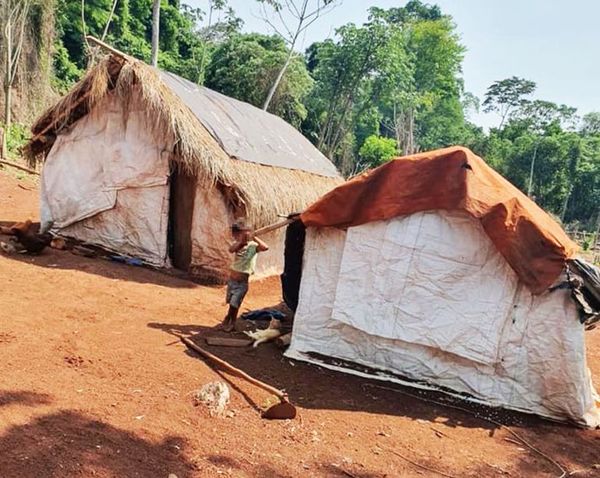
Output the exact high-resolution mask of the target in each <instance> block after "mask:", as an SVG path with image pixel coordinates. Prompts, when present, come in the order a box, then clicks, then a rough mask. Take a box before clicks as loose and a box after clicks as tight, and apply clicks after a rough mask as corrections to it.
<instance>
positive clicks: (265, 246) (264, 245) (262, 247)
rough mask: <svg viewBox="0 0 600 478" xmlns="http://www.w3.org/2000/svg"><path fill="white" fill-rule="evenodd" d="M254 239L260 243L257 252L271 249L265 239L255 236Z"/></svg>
mask: <svg viewBox="0 0 600 478" xmlns="http://www.w3.org/2000/svg"><path fill="white" fill-rule="evenodd" d="M253 240H254V242H256V244H258V246H257V247H256V251H257V252H265V251H268V250H269V246H268V244H267V243H266V242H265V241H263V240H261V239H259V238H258V237H254V238H253Z"/></svg>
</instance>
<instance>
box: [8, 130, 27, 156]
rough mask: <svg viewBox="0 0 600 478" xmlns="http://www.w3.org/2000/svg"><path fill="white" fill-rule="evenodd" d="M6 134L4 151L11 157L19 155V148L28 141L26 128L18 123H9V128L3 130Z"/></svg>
mask: <svg viewBox="0 0 600 478" xmlns="http://www.w3.org/2000/svg"><path fill="white" fill-rule="evenodd" d="M5 134H6V149H7V150H8V155H9V156H11V157H14V156H17V155H19V151H20V149H21V147H22V146H23V145H24V144H25V143H26V142H27V140H28V139H29V131H28V128H27V127H26V126H25V125H23V124H20V123H11V125H10V127H8V128H7V129H6V130H5Z"/></svg>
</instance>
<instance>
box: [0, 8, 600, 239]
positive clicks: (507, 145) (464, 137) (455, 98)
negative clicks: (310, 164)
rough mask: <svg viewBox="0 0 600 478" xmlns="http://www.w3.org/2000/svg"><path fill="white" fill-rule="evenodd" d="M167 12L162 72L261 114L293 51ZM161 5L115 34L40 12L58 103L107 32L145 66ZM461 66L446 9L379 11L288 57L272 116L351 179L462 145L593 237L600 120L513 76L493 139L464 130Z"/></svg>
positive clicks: (119, 21) (18, 129)
mask: <svg viewBox="0 0 600 478" xmlns="http://www.w3.org/2000/svg"><path fill="white" fill-rule="evenodd" d="M161 1H162V3H161V20H160V28H161V32H160V53H159V66H160V68H162V69H165V70H169V71H172V72H174V73H177V74H179V75H181V76H183V77H185V78H187V79H189V80H191V81H193V82H196V83H199V84H206V85H207V86H208V87H210V88H212V89H215V90H217V91H220V92H222V93H224V94H226V95H229V96H232V97H235V98H238V99H240V100H243V101H247V102H249V103H251V104H254V105H256V106H258V107H262V105H263V103H264V101H265V99H266V97H267V94H268V91H269V89H270V87H271V86H272V84H273V82H274V80H275V78H276V77H277V74H278V72H279V71H280V69H281V67H282V65H283V64H284V63H285V61H286V59H287V57H288V55H289V53H290V50H289V44H286V42H285V41H284V40H282V38H281V37H278V36H268V35H262V34H258V33H248V34H241V33H240V31H241V27H242V24H243V22H242V20H241V19H240V18H238V17H237V16H236V15H235V12H234V11H233V10H232V9H231V8H229V6H228V1H227V0H206V1H205V2H203V3H202V10H201V9H198V8H192V7H189V6H187V5H185V4H184V3H183V1H182V0H161ZM258 1H262V2H263V3H267V4H268V5H269V7H272V9H273V8H274V9H275V11H277V10H278V9H281V8H284V9H287V8H289V5H288V4H287V3H286V2H281V1H279V0H258ZM347 1H349V0H347ZM152 3H153V0H119V1H118V2H117V4H116V9H115V12H114V16H113V17H112V19H111V21H110V24H109V26H108V28H107V29H106V25H107V21H108V19H109V17H110V9H111V7H112V5H113V0H85V9H84V17H85V28H84V24H83V22H82V18H81V17H82V15H81V2H80V1H79V0H77V1H75V0H49V2H48V3H47V4H46V3H42V2H38V3H36V5H38V10H36V11H35V14H34V15H32V29H33V30H35V32H37V31H38V30H40V31H41V30H42V29H43V28H44V29H46V30H47V28H48V25H45V23H48V21H47V20H44V19H48V18H53V19H54V22H55V25H54V29H55V32H56V36H55V38H56V40H55V41H54V45H52V43H53V42H52V41H50V42H46V43H47V44H44V40H43V39H44V38H52V36H51V35H50V36H48V35H46V34H34V35H33V36H32V39H33V40H32V45H33V48H34V49H36V50H37V58H39V62H45V68H46V69H47V70H49V69H50V68H49V65H50V63H51V64H52V66H53V72H54V79H53V82H52V86H53V88H54V90H55V91H57V92H58V93H64V92H65V91H67V90H68V89H69V88H70V87H71V85H72V84H73V83H74V82H75V81H76V80H77V79H79V78H80V77H81V75H82V74H83V72H84V71H85V69H86V68H87V67H88V55H87V53H88V52H87V51H86V48H87V47H86V45H85V42H84V40H83V38H84V33H87V34H91V35H94V36H96V37H101V36H102V35H103V34H104V31H105V29H106V37H105V40H106V41H107V42H108V43H109V44H111V45H113V46H115V47H116V48H118V49H120V50H122V51H124V52H126V53H129V54H131V55H132V56H134V57H136V58H139V59H142V60H145V61H148V60H149V59H150V55H151V46H150V42H151V34H152V31H151V30H152ZM325 3H330V2H329V0H327V2H325ZM357 3H360V2H357ZM50 10H51V11H52V13H53V15H48V12H49V11H50ZM46 30H44V31H46ZM35 32H34V33H35ZM52 46H53V48H52ZM44 51H46V52H48V53H47V54H43V52H44ZM50 51H52V52H53V53H52V57H51V62H50V53H49V52H50ZM464 54H465V49H464V47H463V45H462V44H461V41H460V38H459V35H458V33H457V28H456V25H455V24H454V21H453V19H452V18H451V17H450V16H448V15H446V14H445V13H444V12H443V11H442V10H441V8H440V7H439V6H437V5H430V4H427V3H424V2H422V1H420V0H410V1H408V2H407V3H406V4H405V5H404V6H403V7H396V8H389V9H382V8H371V9H369V18H368V21H367V22H365V23H364V24H362V25H356V24H352V23H350V24H347V25H343V26H342V27H340V28H339V29H338V30H337V31H336V33H335V35H334V36H333V37H332V38H330V39H327V40H325V41H322V42H317V43H314V44H312V45H310V46H309V47H308V49H307V50H306V53H305V55H300V54H297V55H295V56H293V58H292V60H291V63H290V65H289V68H288V69H287V71H286V72H285V75H284V77H283V80H282V82H281V84H280V85H279V87H278V89H277V91H276V94H275V96H274V98H273V101H272V103H271V105H270V107H269V111H271V112H273V113H274V114H277V115H279V116H281V117H282V118H284V119H285V120H286V121H288V122H289V123H291V124H292V125H294V126H295V127H297V128H299V129H301V131H302V132H303V133H304V134H305V136H306V137H307V138H308V139H309V140H310V141H312V142H313V143H314V144H315V145H316V146H317V147H318V148H319V149H320V150H321V151H322V152H323V153H324V154H326V155H327V156H328V157H330V158H331V159H332V160H333V161H334V162H335V163H336V165H337V166H338V167H339V168H340V169H341V170H342V172H343V173H346V174H351V173H353V172H356V171H357V170H358V169H361V168H362V167H365V166H366V167H373V166H377V165H379V164H382V163H383V162H385V161H387V160H389V158H391V157H394V156H395V155H398V154H408V153H412V152H416V151H424V150H429V149H434V148H439V147H445V146H449V145H454V144H462V145H465V146H467V147H469V148H471V149H472V150H473V151H475V152H476V153H477V154H479V155H480V156H482V157H484V158H485V160H486V161H487V162H488V163H489V164H490V165H491V166H492V167H493V168H495V169H496V170H497V171H499V172H500V173H502V174H503V175H505V176H506V177H507V178H508V179H509V180H510V181H512V182H513V183H514V184H515V185H516V186H517V187H519V188H520V189H521V190H523V191H528V190H529V188H530V178H531V194H532V197H533V198H534V199H535V201H536V202H537V203H538V204H540V206H542V207H543V208H545V209H546V210H548V211H549V212H550V213H551V214H554V215H555V216H556V217H559V218H561V219H563V220H564V221H565V222H577V223H579V224H580V225H581V227H583V228H584V229H586V228H587V229H588V230H592V229H595V227H596V224H597V220H598V216H599V214H600V209H599V206H598V205H599V204H600V113H599V112H592V113H589V114H587V115H585V116H584V117H583V118H582V120H581V122H580V123H579V124H578V121H579V119H578V117H577V115H576V110H575V109H574V108H571V107H569V106H566V105H560V104H555V103H553V102H550V101H546V100H543V99H539V98H534V94H535V90H536V84H535V83H534V82H533V81H530V80H527V79H523V78H519V77H516V76H512V77H510V78H507V79H503V80H499V81H496V82H494V83H493V84H492V85H490V87H489V88H488V90H487V92H486V95H485V97H484V98H483V102H482V104H481V107H482V109H483V111H485V112H488V113H497V114H499V116H500V118H501V120H500V122H499V126H498V127H497V128H492V129H491V131H489V132H484V131H483V130H482V128H479V127H477V126H475V125H473V124H472V123H470V122H469V121H468V120H467V117H468V113H469V112H472V111H479V106H480V102H479V99H478V98H476V97H474V96H473V95H472V94H470V93H468V92H466V91H465V90H464V85H463V80H462V73H461V65H462V62H463V57H464ZM31 58H34V59H35V55H34V56H33V57H31ZM29 61H30V60H29V59H28V60H27V62H29ZM36 61H38V60H36ZM42 66H43V65H42ZM1 68H2V65H0V69H1ZM25 136H26V135H25V129H24V128H23V127H22V126H20V125H15V126H14V127H13V128H11V130H10V132H9V134H8V142H9V149H10V151H11V152H13V154H14V152H16V150H17V149H18V147H19V145H20V144H21V143H22V142H23V140H24V138H25ZM532 172H533V174H532Z"/></svg>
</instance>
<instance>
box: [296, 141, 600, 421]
mask: <svg viewBox="0 0 600 478" xmlns="http://www.w3.org/2000/svg"><path fill="white" fill-rule="evenodd" d="M300 218H301V221H302V223H303V224H304V225H305V227H306V240H305V244H304V257H303V265H302V280H301V283H300V288H299V299H298V305H297V309H296V316H295V320H294V330H293V335H292V341H291V346H290V348H289V350H288V352H287V356H288V357H292V358H297V359H300V360H306V361H309V362H315V363H319V364H322V365H324V366H327V367H331V368H338V369H343V370H345V371H348V372H351V373H357V374H363V375H366V376H371V377H374V378H380V379H385V380H391V381H398V382H401V383H408V384H411V385H413V386H419V387H435V388H439V389H442V390H444V391H449V392H451V393H457V394H461V395H462V396H465V397H468V398H469V399H472V400H478V401H480V402H484V403H487V404H490V405H494V406H502V407H506V408H511V409H515V410H521V411H525V412H532V413H536V414H539V415H543V416H546V417H551V418H556V419H571V420H575V421H577V422H581V423H587V424H590V425H592V424H597V423H599V418H600V417H599V415H598V410H597V408H596V400H597V399H598V397H597V395H596V392H595V390H594V387H593V385H592V382H591V378H590V373H589V371H588V369H587V365H586V360H585V342H584V324H583V323H582V320H580V317H581V316H580V313H579V311H578V303H577V302H576V301H575V300H574V299H573V295H572V293H571V290H570V288H569V287H553V286H556V285H558V284H561V283H562V282H564V281H565V280H566V279H567V277H566V271H567V266H568V262H569V260H570V259H571V258H573V257H574V255H575V254H576V251H577V246H576V245H575V244H574V243H573V242H572V241H571V240H570V239H569V238H568V237H567V235H566V234H565V233H564V231H563V230H562V228H561V227H560V226H559V225H558V224H557V223H556V222H555V221H554V220H553V219H552V218H551V217H550V216H549V215H548V214H547V213H545V212H544V211H543V210H542V209H540V208H539V207H538V206H537V205H536V204H535V203H534V202H533V201H531V200H530V199H529V198H528V197H527V196H525V195H524V194H523V193H521V192H520V191H519V190H518V189H517V188H515V187H514V186H513V185H511V184H510V183H509V182H508V181H506V180H505V179H504V178H502V177H501V176H500V175H499V174H498V173H496V172H495V171H494V170H492V169H491V168H490V167H489V166H487V165H486V163H485V162H484V161H483V160H482V159H481V158H479V157H477V156H476V155H474V154H473V153H472V152H470V151H469V150H467V149H465V148H461V147H453V148H446V149H442V150H438V151H433V152H428V153H423V154H417V155H414V156H409V157H405V158H400V159H397V160H394V161H391V162H389V163H387V164H385V165H384V166H381V167H379V168H377V169H375V170H372V171H369V172H367V173H365V174H363V175H361V176H358V177H356V178H354V179H352V180H350V181H348V182H347V183H345V184H343V185H341V186H339V187H338V188H336V189H334V190H332V191H331V192H330V193H328V194H326V195H325V196H324V197H323V198H321V199H320V200H319V201H317V202H316V203H314V204H313V205H312V206H310V207H309V208H308V209H307V210H306V211H305V212H304V213H303V214H302V215H301V216H300ZM348 364H354V365H356V366H357V367H353V366H350V365H348Z"/></svg>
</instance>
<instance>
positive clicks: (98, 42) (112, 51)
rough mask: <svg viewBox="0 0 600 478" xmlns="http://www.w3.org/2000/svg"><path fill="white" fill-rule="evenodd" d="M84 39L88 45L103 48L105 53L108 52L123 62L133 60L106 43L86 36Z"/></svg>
mask: <svg viewBox="0 0 600 478" xmlns="http://www.w3.org/2000/svg"><path fill="white" fill-rule="evenodd" d="M85 38H86V40H87V41H89V42H90V43H94V44H95V45H96V46H99V47H101V48H104V49H105V50H106V51H109V52H110V53H112V54H113V55H117V56H119V57H121V58H123V59H125V60H134V58H133V57H132V56H129V55H128V54H127V53H123V52H122V51H121V50H117V49H116V48H114V47H112V46H110V45H109V44H108V43H105V42H103V41H102V40H99V39H98V38H96V37H93V36H92V35H87V36H86V37H85Z"/></svg>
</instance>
